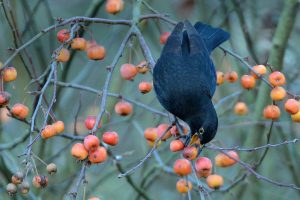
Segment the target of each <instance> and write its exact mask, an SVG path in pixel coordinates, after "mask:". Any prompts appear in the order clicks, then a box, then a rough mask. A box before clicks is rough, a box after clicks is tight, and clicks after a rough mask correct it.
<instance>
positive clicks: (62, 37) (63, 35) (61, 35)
mask: <svg viewBox="0 0 300 200" xmlns="http://www.w3.org/2000/svg"><path fill="white" fill-rule="evenodd" d="M56 37H57V40H58V41H59V42H61V43H63V42H65V41H67V40H68V39H69V38H70V32H69V31H68V30H67V29H61V30H60V31H58V32H57V35H56Z"/></svg>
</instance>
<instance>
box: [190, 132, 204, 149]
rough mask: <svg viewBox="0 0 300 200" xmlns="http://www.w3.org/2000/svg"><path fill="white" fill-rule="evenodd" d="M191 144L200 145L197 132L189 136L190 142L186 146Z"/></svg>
mask: <svg viewBox="0 0 300 200" xmlns="http://www.w3.org/2000/svg"><path fill="white" fill-rule="evenodd" d="M193 144H198V145H201V142H200V138H199V136H198V133H195V134H194V135H193V136H192V138H191V140H190V143H189V145H188V146H192V145H193Z"/></svg>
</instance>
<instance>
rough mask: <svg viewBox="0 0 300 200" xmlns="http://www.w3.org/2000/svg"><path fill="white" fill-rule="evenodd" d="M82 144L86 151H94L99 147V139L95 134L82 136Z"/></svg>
mask: <svg viewBox="0 0 300 200" xmlns="http://www.w3.org/2000/svg"><path fill="white" fill-rule="evenodd" d="M83 144H84V147H85V148H86V149H87V150H88V151H95V150H96V149H97V148H98V147H99V144H100V141H99V139H98V137H97V136H95V135H88V136H86V137H85V138H84V140H83Z"/></svg>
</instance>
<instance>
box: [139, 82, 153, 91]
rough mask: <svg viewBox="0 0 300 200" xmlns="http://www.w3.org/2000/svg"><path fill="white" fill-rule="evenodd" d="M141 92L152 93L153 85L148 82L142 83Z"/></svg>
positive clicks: (140, 85)
mask: <svg viewBox="0 0 300 200" xmlns="http://www.w3.org/2000/svg"><path fill="white" fill-rule="evenodd" d="M139 90H140V92H141V93H143V94H146V93H148V92H150V91H151V90H152V83H150V82H146V81H143V82H140V84H139Z"/></svg>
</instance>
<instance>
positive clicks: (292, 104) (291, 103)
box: [284, 99, 300, 115]
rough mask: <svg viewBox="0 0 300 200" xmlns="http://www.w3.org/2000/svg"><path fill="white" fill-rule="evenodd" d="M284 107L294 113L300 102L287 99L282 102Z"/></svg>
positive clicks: (298, 108) (299, 106)
mask: <svg viewBox="0 0 300 200" xmlns="http://www.w3.org/2000/svg"><path fill="white" fill-rule="evenodd" d="M284 108H285V110H286V112H288V113H290V114H292V115H294V114H296V113H297V112H298V111H299V110H300V104H299V102H298V101H297V100H295V99H288V100H287V101H286V102H285V104H284Z"/></svg>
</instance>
